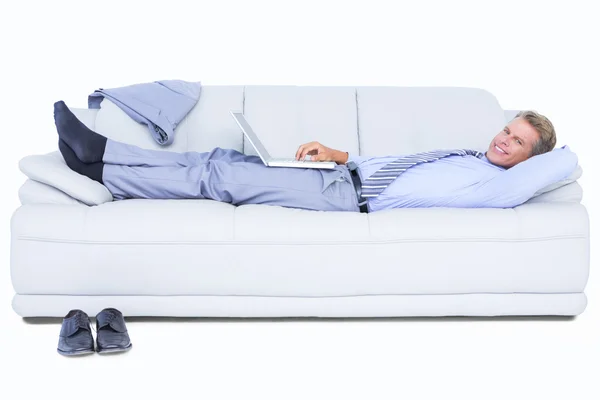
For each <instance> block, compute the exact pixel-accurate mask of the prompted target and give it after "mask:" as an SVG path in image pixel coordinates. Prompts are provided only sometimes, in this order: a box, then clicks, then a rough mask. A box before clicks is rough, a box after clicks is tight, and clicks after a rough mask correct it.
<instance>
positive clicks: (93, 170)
mask: <svg viewBox="0 0 600 400" xmlns="http://www.w3.org/2000/svg"><path fill="white" fill-rule="evenodd" d="M58 149H59V150H60V153H61V154H62V156H63V158H64V159H65V162H66V163H67V165H68V166H69V168H71V169H72V170H73V171H75V172H77V173H78V174H81V175H85V176H87V177H88V178H90V179H93V180H95V181H96V182H100V183H103V182H102V172H103V171H104V163H103V162H101V161H99V162H96V163H92V164H86V163H84V162H83V161H81V160H80V159H79V157H77V155H76V154H75V152H74V151H73V149H71V148H70V147H69V145H68V144H67V143H65V142H64V141H63V140H62V139H58Z"/></svg>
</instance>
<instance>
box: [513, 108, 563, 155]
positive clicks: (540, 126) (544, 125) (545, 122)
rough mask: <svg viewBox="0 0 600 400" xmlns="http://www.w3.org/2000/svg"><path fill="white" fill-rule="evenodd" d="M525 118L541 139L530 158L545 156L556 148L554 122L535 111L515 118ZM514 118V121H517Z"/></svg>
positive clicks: (521, 113)
mask: <svg viewBox="0 0 600 400" xmlns="http://www.w3.org/2000/svg"><path fill="white" fill-rule="evenodd" d="M519 117H521V118H523V119H524V120H525V121H527V122H529V124H530V125H531V126H532V127H533V128H534V129H535V130H536V131H537V133H539V135H540V138H539V139H538V141H537V142H535V143H534V145H533V150H532V151H531V154H529V157H533V156H537V155H538V154H544V153H547V152H549V151H551V150H552V149H554V146H556V131H555V130H554V125H552V122H550V120H549V119H548V118H546V117H544V116H543V115H542V114H539V113H537V112H535V111H533V110H526V111H521V112H519V113H518V114H517V115H516V116H515V118H519ZM515 118H513V119H515Z"/></svg>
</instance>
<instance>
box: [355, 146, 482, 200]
mask: <svg viewBox="0 0 600 400" xmlns="http://www.w3.org/2000/svg"><path fill="white" fill-rule="evenodd" d="M467 154H468V155H472V156H476V157H477V158H481V157H483V153H480V152H478V151H475V150H437V151H428V152H424V153H417V154H412V155H410V156H406V157H402V158H399V159H397V160H396V161H393V162H391V163H389V164H386V165H385V166H384V167H383V168H381V169H380V170H379V171H377V172H375V173H374V174H373V175H371V176H370V177H368V178H367V179H365V181H364V182H363V183H362V186H361V187H362V197H365V198H367V197H377V196H379V194H381V192H383V191H384V190H385V188H386V187H388V186H389V185H390V184H391V183H392V182H393V181H394V179H396V178H397V177H399V176H400V175H402V173H403V172H404V171H406V170H407V169H409V168H410V167H414V166H415V165H418V164H422V163H426V162H432V161H437V160H439V159H440V158H444V157H448V156H452V155H457V156H466V155H467Z"/></svg>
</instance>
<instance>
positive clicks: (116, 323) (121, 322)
mask: <svg viewBox="0 0 600 400" xmlns="http://www.w3.org/2000/svg"><path fill="white" fill-rule="evenodd" d="M96 344H97V346H96V348H97V350H98V353H115V352H119V351H127V350H129V349H131V341H130V340H129V334H128V333H127V328H126V327H125V319H124V318H123V314H121V312H120V311H119V310H117V309H116V308H105V309H104V310H102V311H100V312H99V313H98V315H96Z"/></svg>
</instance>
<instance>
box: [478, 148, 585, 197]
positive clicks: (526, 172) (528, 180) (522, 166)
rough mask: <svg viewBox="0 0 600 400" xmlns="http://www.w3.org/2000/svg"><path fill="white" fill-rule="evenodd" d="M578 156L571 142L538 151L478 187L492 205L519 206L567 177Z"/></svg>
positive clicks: (574, 167) (482, 195) (574, 166)
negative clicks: (541, 152)
mask: <svg viewBox="0 0 600 400" xmlns="http://www.w3.org/2000/svg"><path fill="white" fill-rule="evenodd" d="M577 163H578V158H577V155H576V154H575V153H573V152H572V151H571V150H570V149H569V146H566V145H565V146H563V147H561V148H559V149H555V150H552V151H549V152H547V153H544V154H538V155H537V156H533V157H531V158H529V159H527V160H525V161H522V162H520V163H519V164H517V165H515V166H514V167H511V168H509V169H507V170H505V171H502V172H501V173H499V174H498V175H497V176H495V177H493V178H492V179H490V180H489V181H487V182H486V183H484V184H483V185H482V186H480V187H479V188H477V189H474V190H475V194H477V195H479V196H480V198H479V200H480V201H481V202H482V203H483V204H485V205H486V206H489V207H500V208H509V207H515V206H518V205H519V204H522V203H524V202H526V201H527V200H529V199H530V198H531V197H532V196H533V195H534V194H535V192H537V191H538V190H540V189H542V188H544V187H546V186H547V185H550V184H552V183H556V182H558V181H560V180H563V179H565V178H567V177H568V176H569V175H571V174H572V173H573V171H574V170H575V169H576V168H577Z"/></svg>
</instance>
